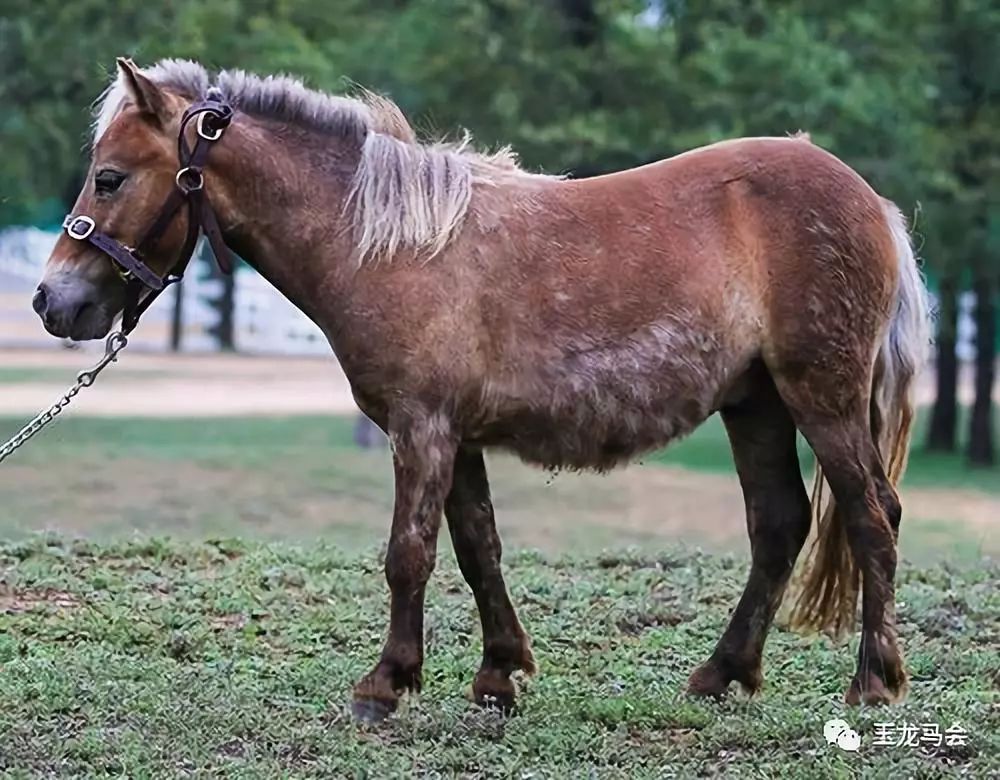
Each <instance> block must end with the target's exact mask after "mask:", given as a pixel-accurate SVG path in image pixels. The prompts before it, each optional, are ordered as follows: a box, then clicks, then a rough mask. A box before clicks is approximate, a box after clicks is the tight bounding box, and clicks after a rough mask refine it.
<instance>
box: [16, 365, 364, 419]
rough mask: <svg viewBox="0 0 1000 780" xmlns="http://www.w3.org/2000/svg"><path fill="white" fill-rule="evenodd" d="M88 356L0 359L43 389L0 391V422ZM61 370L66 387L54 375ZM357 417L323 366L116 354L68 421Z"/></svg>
mask: <svg viewBox="0 0 1000 780" xmlns="http://www.w3.org/2000/svg"><path fill="white" fill-rule="evenodd" d="M96 360H97V354H96V353H92V352H90V351H87V352H83V351H77V350H62V351H16V350H12V351H0V369H18V370H25V371H28V372H30V371H31V370H33V369H44V370H45V372H46V377H45V380H44V381H36V380H32V379H30V373H29V374H28V376H29V378H28V379H27V380H26V381H18V382H7V383H4V384H2V385H0V415H15V414H34V413H35V412H37V411H38V410H39V409H40V408H41V407H42V406H43V405H45V404H48V403H52V402H53V401H54V400H55V399H56V398H57V397H58V396H59V395H61V394H62V393H63V392H65V390H66V388H67V387H68V386H69V385H70V384H71V383H72V381H73V379H74V377H75V375H76V373H77V372H78V371H80V370H82V369H84V368H88V367H90V366H91V365H92V364H93V363H95V362H96ZM56 369H58V370H62V369H65V373H66V380H65V382H62V381H60V382H58V383H56V382H53V381H52V380H51V379H50V374H51V372H52V371H53V370H56ZM356 410H357V407H356V406H355V404H354V399H353V398H352V397H351V389H350V386H349V385H348V383H347V378H346V377H345V376H344V373H343V371H341V370H340V366H339V365H338V364H337V361H336V360H334V359H333V358H332V357H330V358H296V357H248V356H243V355H217V354H211V355H160V354H150V353H141V352H140V353H131V352H126V353H125V354H123V355H122V356H121V358H120V360H119V363H118V364H117V365H114V366H111V367H110V368H109V369H108V371H107V372H105V373H104V374H102V375H101V377H100V379H99V385H97V386H95V387H94V388H92V389H90V390H89V391H87V392H85V393H82V394H81V395H80V396H79V397H78V399H77V400H76V401H75V402H74V404H73V406H72V407H71V410H70V413H73V414H81V415H88V416H99V417H117V416H129V417H131V416H136V417H219V416H245V415H271V414H273V415H282V414H348V413H351V412H354V411H356Z"/></svg>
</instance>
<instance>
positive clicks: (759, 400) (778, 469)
mask: <svg viewBox="0 0 1000 780" xmlns="http://www.w3.org/2000/svg"><path fill="white" fill-rule="evenodd" d="M722 418H723V421H724V422H725V424H726V431H727V432H728V434H729V440H730V442H731V444H732V448H733V456H734V459H735V461H736V470H737V472H738V473H739V477H740V485H741V486H742V487H743V496H744V500H745V502H746V511H747V531H748V533H749V535H750V549H751V556H752V561H751V564H750V576H749V579H748V580H747V584H746V588H745V589H744V591H743V596H742V597H741V598H740V601H739V604H738V605H737V607H736V611H735V612H734V613H733V616H732V618H731V619H730V621H729V626H728V627H727V628H726V631H725V633H724V634H723V635H722V638H721V639H720V640H719V643H718V644H717V645H716V647H715V650H714V651H713V653H712V655H711V657H710V658H709V659H708V660H707V661H706V662H705V663H703V664H702V665H701V666H699V667H698V668H697V669H696V670H695V671H694V673H693V674H692V675H691V679H690V681H689V683H688V691H689V692H690V693H693V694H698V695H712V696H720V695H722V694H723V693H724V692H725V691H726V689H727V688H728V686H729V683H730V682H732V681H733V680H736V681H737V682H739V683H740V684H742V685H743V687H744V688H745V689H746V690H748V691H749V692H751V693H754V692H756V691H757V690H758V689H759V688H760V686H761V683H762V675H761V653H762V651H763V648H764V640H765V639H766V637H767V631H768V629H769V628H770V625H771V621H772V620H773V619H774V613H775V611H776V610H777V609H778V606H779V605H780V604H781V598H782V596H783V594H784V592H785V588H786V586H787V585H788V580H789V577H790V575H791V572H792V567H793V566H794V564H795V559H796V557H797V556H798V554H799V550H801V548H802V545H803V543H804V542H805V539H806V537H807V535H808V533H809V522H810V509H809V497H808V496H807V495H806V491H805V487H804V485H803V484H802V475H801V473H800V471H799V461H798V456H797V454H796V450H795V425H794V423H793V422H792V418H791V416H790V415H789V413H788V410H787V409H786V408H785V405H784V404H783V403H782V401H781V399H780V397H779V396H778V394H777V391H776V390H775V388H774V384H773V383H772V381H771V378H770V376H767V375H766V374H763V375H762V377H761V379H760V380H759V382H758V384H757V387H756V388H755V390H754V391H753V393H752V394H751V396H750V397H749V398H747V399H746V400H744V401H743V402H741V403H740V404H739V405H737V406H734V407H728V408H724V409H723V410H722Z"/></svg>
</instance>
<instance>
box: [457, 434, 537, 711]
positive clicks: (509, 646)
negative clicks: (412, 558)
mask: <svg viewBox="0 0 1000 780" xmlns="http://www.w3.org/2000/svg"><path fill="white" fill-rule="evenodd" d="M444 514H445V517H446V518H447V519H448V530H449V531H450V532H451V540H452V543H453V544H454V546H455V555H456V557H457V558H458V565H459V568H460V569H461V570H462V574H463V575H464V576H465V580H466V582H468V583H469V587H470V588H472V593H473V595H474V596H475V597H476V604H477V606H478V607H479V617H480V620H481V622H482V626H483V663H482V666H481V667H480V668H479V672H478V673H477V674H476V679H475V681H474V682H473V684H472V691H473V694H474V696H475V699H476V703H477V704H481V705H494V706H496V707H498V708H500V709H501V710H504V711H508V712H509V711H512V710H513V709H514V684H513V682H511V680H510V674H511V672H513V671H514V670H515V669H523V670H524V671H526V672H528V673H529V674H530V673H531V672H533V671H534V670H535V661H534V659H533V658H532V655H531V643H530V642H529V641H528V635H527V634H526V633H525V632H524V629H523V628H521V623H520V622H519V621H518V619H517V614H516V613H515V611H514V605H513V604H511V601H510V596H508V595H507V586H506V585H505V584H504V580H503V574H502V573H501V571H500V549H501V545H500V536H499V535H498V534H497V528H496V522H495V520H494V518H493V502H492V501H491V499H490V485H489V482H488V480H487V477H486V464H485V463H484V462H483V454H482V452H475V451H469V450H464V449H460V450H459V451H458V455H457V456H456V457H455V477H454V479H453V481H452V485H451V493H449V494H448V500H447V501H446V502H445V506H444Z"/></svg>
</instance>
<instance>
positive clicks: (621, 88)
mask: <svg viewBox="0 0 1000 780" xmlns="http://www.w3.org/2000/svg"><path fill="white" fill-rule="evenodd" d="M0 11H2V13H0V100H2V105H3V110H2V111H0V150H2V154H0V438H4V439H5V438H6V437H7V436H9V435H11V434H12V433H13V432H14V431H16V430H17V429H18V428H19V427H20V425H21V424H23V422H24V421H25V420H26V419H27V418H28V417H30V416H31V415H33V414H35V413H36V412H37V411H38V410H39V409H41V408H42V407H43V406H46V405H48V404H49V403H51V402H52V401H54V400H55V399H56V397H58V395H59V394H61V393H62V392H63V391H64V390H65V388H66V386H67V385H68V384H69V383H70V382H71V381H72V378H73V375H74V374H75V372H76V371H78V370H80V369H82V368H84V367H85V366H87V365H88V364H89V363H91V362H92V360H93V358H94V356H95V350H100V349H101V345H88V346H85V347H82V348H80V347H73V348H71V345H68V344H63V343H60V342H59V341H57V340H54V339H52V338H50V337H48V336H47V335H46V334H45V333H44V332H43V330H42V328H41V326H40V324H39V322H38V319H37V318H36V317H35V315H34V314H33V313H32V311H31V306H30V298H31V291H32V290H33V288H34V285H35V284H36V283H37V280H38V278H39V276H40V274H41V267H42V264H43V263H44V261H45V259H46V257H47V255H48V253H49V249H50V247H51V246H52V244H53V242H54V240H55V236H56V233H57V230H58V224H59V223H60V221H61V219H62V216H63V215H64V214H65V213H66V212H67V211H68V210H69V209H70V207H71V205H72V203H73V201H74V200H75V197H76V193H77V192H78V190H79V188H80V186H81V183H82V177H83V175H84V173H85V170H86V165H87V159H86V158H87V142H88V129H89V123H90V121H91V116H90V104H91V102H92V101H93V100H94V99H95V98H96V97H97V95H98V94H99V93H100V91H101V90H102V89H103V87H104V86H105V85H106V83H107V81H108V79H109V74H110V73H111V72H112V68H113V65H114V58H115V57H116V56H118V55H130V56H132V57H133V58H134V59H135V60H136V61H137V62H138V63H139V64H140V65H142V64H149V63H152V62H154V61H156V60H157V59H160V58H163V57H186V58H192V59H196V60H200V61H201V62H203V63H204V64H206V65H207V66H209V67H212V68H244V69H248V70H252V71H256V72H258V73H261V74H268V73H277V72H283V73H291V74H295V75H297V76H300V77H302V78H303V79H304V80H305V81H306V82H307V84H309V85H310V86H312V87H315V88H319V89H324V90H330V91H335V92H343V91H347V90H349V89H350V88H351V86H352V84H355V83H357V84H361V85H364V86H365V87H368V88H370V89H372V90H375V91H379V92H384V93H386V94H388V95H390V96H391V97H392V98H393V99H394V100H396V101H397V102H398V103H399V104H400V105H401V106H402V108H403V109H404V110H405V112H406V113H407V114H408V115H409V116H410V118H411V120H412V121H413V122H414V124H415V125H416V126H417V127H418V128H420V129H421V130H422V131H423V132H424V134H425V135H426V136H429V137H440V136H442V135H454V134H455V133H456V132H457V131H458V130H459V128H467V129H468V130H470V131H471V132H472V133H473V135H474V137H475V138H476V139H477V142H478V143H479V144H481V145H484V146H487V147H490V146H497V145H501V144H511V145H512V146H513V147H514V148H515V149H516V150H517V151H518V152H519V153H520V155H521V158H522V160H523V162H524V164H525V166H526V167H528V168H529V169H539V170H546V171H550V172H560V173H565V174H568V175H572V176H581V177H582V176H591V175H595V174H599V173H602V172H606V171H611V170H617V169H621V168H626V167H630V166H635V165H640V164H642V163H646V162H649V161H652V160H656V159H660V158H662V157H666V156H669V155H672V154H675V153H677V152H680V151H683V150H685V149H688V148H691V147H695V146H699V145H702V144H706V143H711V142H713V141H717V140H720V139H724V138H729V137H733V136H740V135H757V134H761V135H763V134H766V135H783V134H786V133H791V132H795V131H798V130H806V131H808V132H809V133H810V134H811V135H812V138H813V140H814V142H815V143H817V144H819V145H821V146H823V147H825V148H826V149H829V150H830V151H832V152H833V153H835V154H836V155H838V156H839V157H841V158H842V159H843V160H845V161H846V162H847V163H848V164H849V165H851V166H853V167H854V168H856V169H857V170H858V171H860V172H861V173H862V174H863V175H864V176H865V177H866V178H867V179H868V180H869V181H870V182H871V183H872V185H873V186H874V187H875V188H876V189H877V190H878V191H879V192H880V193H882V194H883V195H885V196H886V197H889V198H891V199H892V200H894V201H896V202H897V203H898V204H899V205H900V206H901V208H902V209H903V211H904V212H905V213H906V214H907V215H908V216H909V217H910V219H911V220H912V221H913V223H914V226H915V241H916V244H917V246H918V249H919V252H920V254H921V256H922V257H923V259H924V262H925V270H926V274H927V278H928V283H929V285H930V287H931V289H932V291H933V293H934V297H935V300H936V304H937V309H938V315H937V329H938V332H937V342H936V347H935V359H934V361H933V364H932V366H931V368H930V370H929V371H928V373H927V375H926V376H924V377H923V378H922V380H921V383H920V389H919V393H920V401H921V404H922V410H921V416H920V422H919V426H918V431H917V436H916V440H915V443H914V453H913V456H912V458H911V468H910V472H909V474H908V476H907V478H906V481H905V483H904V490H903V492H904V506H905V508H906V517H905V520H904V528H903V533H902V537H903V551H904V554H905V555H907V556H908V557H911V558H916V559H924V560H929V559H936V558H941V557H948V558H955V559H957V560H973V559H976V558H978V557H980V556H982V555H988V554H993V555H995V554H997V553H998V552H1000V534H997V533H996V531H995V529H996V528H997V527H998V526H1000V469H998V467H997V465H995V458H996V456H995V454H994V453H995V439H996V436H997V427H998V423H997V417H996V413H995V409H994V404H995V401H996V399H997V397H998V390H997V383H996V381H995V375H996V365H997V352H998V343H1000V340H998V325H997V315H996V308H997V303H998V288H1000V185H998V182H1000V133H998V132H997V128H998V127H1000V99H998V93H1000V6H998V5H997V3H996V2H995V0H882V1H881V2H879V3H871V2H865V1H863V0H838V1H837V2H828V1H827V0H810V2H799V1H797V0H783V1H782V2H778V1H777V0H774V1H767V0H699V2H694V1H693V0H688V1H685V0H659V1H657V0H213V1H212V2H198V1H196V0H164V1H163V2H159V3H150V2H146V0H73V1H72V2H66V1H65V0H0ZM175 289H176V290H177V293H178V294H177V295H175V296H172V295H169V294H168V295H164V296H163V298H162V299H161V300H160V301H159V302H158V303H157V305H156V307H154V309H153V311H152V312H151V313H150V315H148V316H147V318H146V319H145V320H144V321H143V324H142V326H141V327H140V328H139V330H138V331H137V333H136V334H135V337H134V339H133V345H132V346H131V347H130V348H129V350H128V351H127V352H126V353H125V354H124V355H123V356H122V360H121V361H120V364H119V365H117V366H115V367H114V368H112V369H111V370H109V371H108V372H107V373H106V374H104V375H103V376H102V377H101V380H100V382H99V385H98V386H97V387H95V388H93V389H91V390H89V391H87V392H86V393H84V394H83V395H81V396H80V397H79V398H78V400H77V402H75V403H74V405H73V407H72V409H71V411H70V413H69V414H68V415H67V418H66V419H64V420H61V421H60V422H59V423H58V424H57V425H55V426H53V427H52V428H50V429H48V430H46V431H45V433H44V434H42V435H41V436H40V437H39V438H38V439H37V440H35V441H33V442H32V443H31V444H30V445H29V446H28V447H26V448H25V449H24V450H22V451H21V452H19V453H18V454H17V455H16V456H15V457H14V458H12V459H11V460H9V461H8V462H7V463H6V464H4V465H3V466H2V467H0V495H2V501H0V537H5V538H6V537H18V536H23V535H25V534H29V533H34V532H37V531H43V530H55V531H59V532H62V533H67V534H71V535H72V534H83V535H87V536H93V537H120V536H125V535H131V534H132V533H134V532H137V531H138V532H141V533H144V534H157V535H161V534H169V535H172V536H191V537H195V538H204V537H207V536H258V537H264V538H301V539H307V538H315V537H319V536H322V537H324V538H329V539H332V540H333V541H335V542H336V543H338V544H342V545H344V546H345V547H360V546H365V547H366V546H371V545H374V544H377V543H379V542H381V540H382V539H383V538H384V537H385V534H386V532H387V529H388V523H389V516H390V511H391V504H392V489H391V468H390V466H389V460H388V454H387V452H386V451H385V449H384V442H383V440H382V438H381V434H377V433H376V434H373V433H372V431H371V430H370V429H368V428H366V426H365V425H364V424H363V422H362V421H361V420H360V419H359V416H358V413H357V411H356V409H355V408H354V406H353V402H352V401H351V397H350V393H349V390H348V388H347V385H346V381H345V380H344V378H343V376H342V374H340V372H339V371H338V368H337V365H336V362H335V360H334V359H333V358H332V356H331V355H330V354H329V348H328V347H327V345H326V343H325V341H324V340H323V338H322V336H321V335H320V334H319V333H318V331H317V330H316V329H315V328H314V327H313V326H312V324H311V323H310V322H309V321H308V320H306V318H305V317H304V316H302V315H301V314H299V313H298V312H297V311H296V310H294V309H293V308H292V307H291V306H290V305H289V304H287V303H286V302H285V301H283V300H282V299H281V298H280V296H279V295H278V294H277V293H276V292H275V291H273V290H272V289H271V288H270V287H269V286H268V285H267V284H266V283H264V282H263V280H262V279H260V278H259V277H258V276H257V275H256V274H255V273H254V272H253V271H252V270H251V269H249V268H247V267H245V266H244V267H242V268H240V270H239V272H238V273H237V274H236V276H235V277H234V278H233V279H231V280H230V279H221V278H218V277H217V276H216V275H215V273H214V271H213V270H212V266H211V264H209V263H207V262H198V263H196V265H195V266H194V267H193V268H192V270H191V271H190V272H189V275H188V277H187V279H186V280H185V282H184V284H183V286H182V287H179V288H175ZM803 467H804V469H805V470H809V469H810V468H811V463H810V460H809V458H808V457H806V452H805V451H804V450H803ZM491 473H492V480H493V483H494V494H495V498H496V503H497V509H498V518H499V523H500V526H501V533H502V534H503V535H504V538H505V540H506V541H507V542H508V544H509V545H512V546H515V547H521V546H537V547H541V548H543V549H547V550H552V551H565V550H584V551H586V550H593V549H597V548H600V547H604V546H608V545H622V544H639V545H665V544H669V543H675V542H683V543H686V544H690V545H696V546H701V547H706V548H709V549H718V550H731V551H743V550H745V547H746V542H745V538H746V534H745V531H744V521H743V505H742V497H741V496H740V493H739V489H738V485H737V483H736V479H735V476H734V474H733V469H732V462H731V457H730V453H729V448H728V444H727V442H726V439H725V436H724V432H723V431H722V427H721V425H720V424H719V423H718V421H717V420H715V419H713V420H711V421H709V423H708V424H706V425H705V426H704V427H703V428H702V429H700V430H699V431H698V432H697V433H696V434H695V435H694V436H692V437H691V438H690V439H688V440H686V441H685V442H682V443H680V444H679V445H676V446H674V447H672V448H670V449H669V450H668V451H666V452H663V453H656V454H653V455H651V456H649V457H647V458H646V459H645V460H644V461H643V463H642V464H639V465H636V466H634V467H631V468H629V469H628V470H625V471H621V472H617V473H615V474H612V475H610V476H607V477H596V476H581V475H574V474H557V475H550V474H546V473H543V472H539V471H535V470H531V469H529V468H527V467H524V466H521V465H520V464H519V463H516V462H514V461H513V460H511V459H508V458H506V457H503V456H496V457H493V458H492V459H491Z"/></svg>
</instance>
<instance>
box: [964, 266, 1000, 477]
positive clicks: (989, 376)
mask: <svg viewBox="0 0 1000 780" xmlns="http://www.w3.org/2000/svg"><path fill="white" fill-rule="evenodd" d="M973 290H974V291H975V293H976V380H975V382H976V399H975V401H974V402H973V404H972V416H971V417H970V419H969V450H968V454H969V461H970V462H971V463H973V464H975V465H977V466H991V465H993V462H994V454H993V453H994V448H993V381H994V379H995V374H996V354H997V318H996V303H995V301H994V300H993V292H994V291H993V284H992V282H991V280H990V278H989V276H988V275H986V274H983V275H981V276H979V278H977V279H976V281H975V283H974V285H973Z"/></svg>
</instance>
